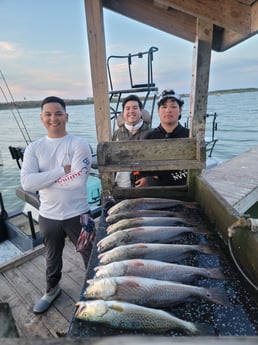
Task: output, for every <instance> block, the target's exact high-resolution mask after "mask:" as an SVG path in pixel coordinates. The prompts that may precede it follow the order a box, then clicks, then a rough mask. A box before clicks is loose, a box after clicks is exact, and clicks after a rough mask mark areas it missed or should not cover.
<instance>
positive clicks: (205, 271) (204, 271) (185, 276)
mask: <svg viewBox="0 0 258 345" xmlns="http://www.w3.org/2000/svg"><path fill="white" fill-rule="evenodd" d="M94 271H95V278H96V279H100V278H108V277H120V276H137V277H145V278H151V279H158V280H167V281H174V282H180V283H190V282H191V281H192V280H193V279H195V278H196V277H204V278H210V279H225V278H226V277H225V276H224V274H223V273H222V272H221V270H220V269H219V268H216V267H215V268H205V267H194V266H187V265H178V264H173V263H166V262H162V261H158V260H144V259H142V260H141V259H131V260H122V261H117V262H111V263H109V264H107V265H103V266H97V267H95V268H94Z"/></svg>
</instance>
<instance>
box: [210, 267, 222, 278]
mask: <svg viewBox="0 0 258 345" xmlns="http://www.w3.org/2000/svg"><path fill="white" fill-rule="evenodd" d="M206 272H207V276H206V277H207V278H212V279H226V276H225V275H224V274H223V273H222V272H221V270H220V268H217V267H216V268H207V269H206Z"/></svg>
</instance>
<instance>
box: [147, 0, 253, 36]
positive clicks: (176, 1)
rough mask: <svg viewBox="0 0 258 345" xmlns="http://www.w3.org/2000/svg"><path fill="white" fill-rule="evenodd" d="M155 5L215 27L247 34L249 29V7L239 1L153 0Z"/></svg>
mask: <svg viewBox="0 0 258 345" xmlns="http://www.w3.org/2000/svg"><path fill="white" fill-rule="evenodd" d="M154 3H155V4H161V5H163V6H166V7H167V8H168V7H172V8H175V9H177V10H178V11H181V12H184V13H187V14H189V15H191V16H194V17H198V18H199V19H202V20H206V21H209V22H211V23H212V24H215V25H217V26H220V27H223V28H227V29H230V30H232V31H236V32H239V33H243V34H248V33H249V32H250V27H251V6H247V5H245V4H242V3H241V2H239V1H235V0H227V1H223V2H221V1H214V0H191V1H182V0H154Z"/></svg>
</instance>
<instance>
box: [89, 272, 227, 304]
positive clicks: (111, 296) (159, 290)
mask: <svg viewBox="0 0 258 345" xmlns="http://www.w3.org/2000/svg"><path fill="white" fill-rule="evenodd" d="M87 283H88V284H89V285H88V287H87V288H86V290H85V291H84V293H83V296H84V297H85V298H86V299H103V300H121V301H125V302H129V303H136V304H139V305H143V306H147V307H154V308H162V307H168V306H172V305H175V304H179V303H183V302H187V301H189V300H192V299H193V298H200V299H204V300H207V301H209V302H211V303H217V304H221V305H226V304H227V302H228V301H227V299H226V297H225V292H224V290H222V289H218V288H205V287H199V286H194V285H187V284H181V283H177V282H172V281H164V280H157V279H151V278H143V277H135V276H123V277H109V278H102V279H91V280H88V281H87Z"/></svg>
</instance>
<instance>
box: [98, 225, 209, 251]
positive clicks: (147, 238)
mask: <svg viewBox="0 0 258 345" xmlns="http://www.w3.org/2000/svg"><path fill="white" fill-rule="evenodd" d="M189 232H190V233H196V234H198V233H199V234H202V233H205V231H204V230H202V229H198V228H194V227H190V226H142V227H136V228H130V229H123V230H118V231H116V232H114V233H111V234H110V235H108V236H106V237H104V238H103V239H102V240H100V241H99V242H98V243H97V249H98V251H99V252H100V253H101V252H104V251H106V250H109V249H112V248H114V247H117V246H121V245H125V244H133V243H141V242H142V243H144V242H148V243H171V241H172V240H175V239H176V238H178V237H180V235H182V234H185V233H189Z"/></svg>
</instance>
